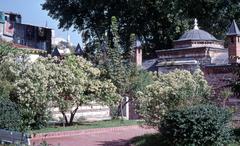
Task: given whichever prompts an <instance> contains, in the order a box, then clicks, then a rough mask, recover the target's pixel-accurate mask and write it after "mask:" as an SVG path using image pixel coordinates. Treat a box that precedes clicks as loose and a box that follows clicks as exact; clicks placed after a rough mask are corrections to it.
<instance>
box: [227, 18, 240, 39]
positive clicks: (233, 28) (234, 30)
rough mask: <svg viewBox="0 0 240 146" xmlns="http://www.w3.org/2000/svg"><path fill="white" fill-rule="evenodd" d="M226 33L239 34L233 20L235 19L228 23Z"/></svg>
mask: <svg viewBox="0 0 240 146" xmlns="http://www.w3.org/2000/svg"><path fill="white" fill-rule="evenodd" d="M227 35H228V36H229V35H240V31H239V29H238V26H237V24H236V22H235V20H233V22H232V24H231V25H230V27H229V28H228V32H227Z"/></svg>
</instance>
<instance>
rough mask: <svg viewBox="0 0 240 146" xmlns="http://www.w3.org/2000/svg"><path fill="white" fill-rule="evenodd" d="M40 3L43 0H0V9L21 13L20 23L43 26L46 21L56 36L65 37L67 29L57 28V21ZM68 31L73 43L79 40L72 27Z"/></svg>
mask: <svg viewBox="0 0 240 146" xmlns="http://www.w3.org/2000/svg"><path fill="white" fill-rule="evenodd" d="M42 3H44V0H0V11H11V12H15V13H19V14H21V15H22V23H27V24H32V25H37V26H45V24H46V22H47V24H48V27H50V28H52V29H54V30H55V36H56V37H62V38H64V39H67V31H63V30H62V29H58V21H57V20H53V19H52V18H51V17H49V16H48V15H47V11H44V10H42V8H41V4H42ZM68 33H69V34H70V36H71V42H73V44H74V45H76V44H77V43H78V42H79V43H80V42H81V39H80V36H79V35H78V32H77V31H74V32H73V29H71V30H69V31H68ZM80 44H81V43H80Z"/></svg>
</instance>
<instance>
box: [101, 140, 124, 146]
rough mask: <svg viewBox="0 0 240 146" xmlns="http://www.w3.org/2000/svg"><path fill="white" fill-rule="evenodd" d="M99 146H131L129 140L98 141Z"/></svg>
mask: <svg viewBox="0 0 240 146" xmlns="http://www.w3.org/2000/svg"><path fill="white" fill-rule="evenodd" d="M98 142H99V144H98V145H99V146H129V140H123V139H120V140H114V141H98Z"/></svg>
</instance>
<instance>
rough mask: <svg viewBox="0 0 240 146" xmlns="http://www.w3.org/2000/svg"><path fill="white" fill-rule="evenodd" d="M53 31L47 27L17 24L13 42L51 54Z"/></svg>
mask: <svg viewBox="0 0 240 146" xmlns="http://www.w3.org/2000/svg"><path fill="white" fill-rule="evenodd" d="M51 34H52V30H51V29H49V28H45V27H39V26H33V25H29V24H21V23H16V24H15V25H14V35H13V42H14V43H17V44H21V45H25V46H29V47H32V48H36V49H41V50H45V51H47V52H48V53H51V38H52V35H51Z"/></svg>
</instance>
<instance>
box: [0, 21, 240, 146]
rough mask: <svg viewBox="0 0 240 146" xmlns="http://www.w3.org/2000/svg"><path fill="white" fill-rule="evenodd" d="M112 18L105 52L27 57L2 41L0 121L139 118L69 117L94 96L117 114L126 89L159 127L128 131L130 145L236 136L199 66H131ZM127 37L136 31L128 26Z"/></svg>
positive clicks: (233, 139)
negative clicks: (160, 69) (162, 70)
mask: <svg viewBox="0 0 240 146" xmlns="http://www.w3.org/2000/svg"><path fill="white" fill-rule="evenodd" d="M111 22H112V25H111V34H112V36H113V38H114V39H113V40H112V41H111V42H109V43H108V45H107V52H100V53H99V52H95V54H94V55H93V56H91V54H85V56H76V55H68V56H64V57H59V58H58V57H52V56H48V55H47V54H45V56H44V55H43V56H41V57H39V59H37V60H36V61H34V62H32V61H30V60H29V54H31V53H29V52H27V49H26V50H18V49H16V48H14V47H12V46H11V44H10V43H6V42H1V43H0V112H1V115H0V122H1V124H0V128H1V129H7V130H13V131H20V132H35V133H38V132H49V131H64V130H73V129H86V128H98V127H111V126H119V125H132V124H137V123H136V122H135V121H128V122H125V123H124V122H123V123H121V120H120V121H119V120H115V121H114V120H113V121H110V122H109V121H107V122H104V123H101V122H99V123H96V125H95V126H94V124H93V123H88V124H89V125H88V126H84V124H82V125H81V123H74V119H75V115H76V112H77V111H78V109H79V107H80V106H82V105H85V104H88V103H89V102H93V101H94V102H97V103H99V104H102V105H107V106H109V107H110V108H111V109H114V110H115V111H116V112H115V115H113V118H119V117H121V115H122V105H121V103H122V99H123V97H126V96H128V97H130V101H132V102H134V103H135V106H136V112H137V113H138V114H139V115H140V116H141V118H142V119H143V120H144V124H146V125H148V126H151V127H153V128H155V129H157V130H158V131H159V133H158V134H155V135H146V136H143V137H138V138H135V139H133V140H132V142H133V143H134V144H135V145H136V146H147V145H171V146H178V145H179V146H181V145H184V146H185V145H186V146H188V145H189V146H190V145H191V146H200V145H206V146H215V145H216V146H217V145H228V144H236V145H237V144H238V141H239V137H240V134H239V133H240V132H239V130H238V129H235V128H236V127H234V126H233V121H232V116H233V114H234V113H233V111H232V110H231V109H230V108H228V107H227V106H225V104H224V106H223V105H221V104H217V103H216V102H213V101H212V100H211V99H212V97H211V91H212V89H211V87H210V86H209V85H208V83H207V81H206V80H205V78H204V75H203V73H202V72H201V71H200V70H196V71H195V72H194V73H190V72H189V71H186V70H175V71H173V72H169V73H166V74H157V73H154V72H147V71H144V70H142V69H141V68H138V67H136V65H135V64H134V61H133V59H132V58H133V55H134V54H132V53H133V52H131V51H129V52H128V53H129V54H127V55H126V54H125V55H126V56H128V58H127V57H125V58H124V55H123V54H124V52H122V51H121V45H120V44H119V42H120V37H119V35H118V28H117V27H116V26H117V20H116V18H115V17H112V20H111ZM131 37H132V38H135V36H134V34H132V35H131ZM132 44H133V43H132ZM130 46H131V47H132V48H131V50H134V46H133V45H130ZM129 56H130V57H129ZM92 57H93V58H92ZM238 87H239V86H238V82H237V81H235V82H234V84H233V85H232V87H231V88H230V89H231V90H229V92H226V91H227V90H223V91H224V92H222V94H224V96H223V97H224V98H223V99H222V100H223V101H225V100H226V99H227V98H228V97H229V96H230V95H232V94H231V93H230V92H235V93H237V92H239V90H238ZM49 107H57V108H58V109H59V111H60V112H61V114H62V117H63V119H64V120H63V123H61V124H62V125H63V126H62V127H61V126H60V127H57V128H56V129H55V128H53V127H51V126H50V127H49V125H48V123H49V121H50V120H51V114H52V113H51V112H52V111H50V110H49ZM114 110H113V111H114ZM67 114H70V116H69V117H68V116H67ZM85 124H86V123H85ZM91 125H92V126H91Z"/></svg>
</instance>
